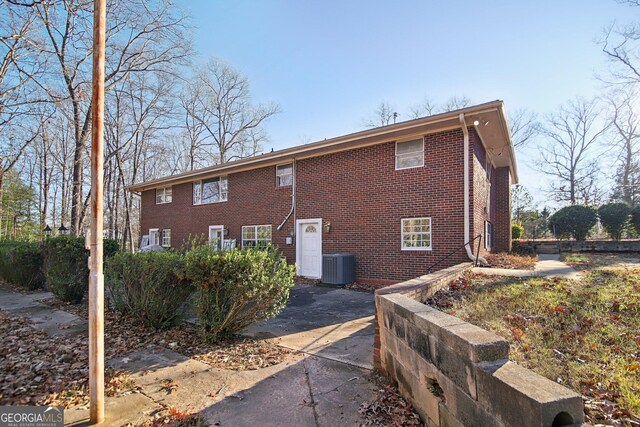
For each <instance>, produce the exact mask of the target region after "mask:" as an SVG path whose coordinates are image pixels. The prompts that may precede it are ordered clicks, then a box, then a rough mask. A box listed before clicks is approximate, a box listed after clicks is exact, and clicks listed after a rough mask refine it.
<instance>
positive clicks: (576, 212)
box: [549, 205, 598, 241]
mask: <svg viewBox="0 0 640 427" xmlns="http://www.w3.org/2000/svg"><path fill="white" fill-rule="evenodd" d="M597 222H598V216H597V214H596V210H595V209H594V208H592V207H590V206H582V205H572V206H565V207H564V208H562V209H560V210H558V211H557V212H556V213H554V214H553V215H551V217H549V229H550V230H551V231H552V232H553V233H555V235H556V236H558V237H560V238H566V237H569V236H571V237H573V238H574V239H576V240H578V241H583V240H585V239H586V238H587V235H588V234H589V231H590V230H591V229H592V228H593V226H594V225H596V223H597Z"/></svg>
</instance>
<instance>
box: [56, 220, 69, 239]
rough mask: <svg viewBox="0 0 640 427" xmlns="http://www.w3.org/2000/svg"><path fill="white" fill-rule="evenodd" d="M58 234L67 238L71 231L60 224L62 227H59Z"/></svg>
mask: <svg viewBox="0 0 640 427" xmlns="http://www.w3.org/2000/svg"><path fill="white" fill-rule="evenodd" d="M58 232H59V233H60V235H61V236H66V235H67V234H69V229H68V228H67V227H65V226H64V224H62V223H60V227H58Z"/></svg>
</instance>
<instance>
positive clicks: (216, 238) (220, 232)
mask: <svg viewBox="0 0 640 427" xmlns="http://www.w3.org/2000/svg"><path fill="white" fill-rule="evenodd" d="M223 239H224V226H223V225H210V226H209V243H211V245H213V246H215V247H216V248H218V250H221V249H222V241H223Z"/></svg>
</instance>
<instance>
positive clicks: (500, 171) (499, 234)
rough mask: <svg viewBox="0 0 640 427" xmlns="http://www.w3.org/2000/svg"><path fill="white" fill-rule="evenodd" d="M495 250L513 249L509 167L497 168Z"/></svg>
mask: <svg viewBox="0 0 640 427" xmlns="http://www.w3.org/2000/svg"><path fill="white" fill-rule="evenodd" d="M495 187H496V201H495V205H496V221H495V249H494V250H495V251H510V250H511V173H510V171H509V168H506V167H504V168H497V169H496V173H495Z"/></svg>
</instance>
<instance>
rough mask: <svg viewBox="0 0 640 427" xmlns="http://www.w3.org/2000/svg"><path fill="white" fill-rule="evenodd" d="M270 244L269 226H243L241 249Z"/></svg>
mask: <svg viewBox="0 0 640 427" xmlns="http://www.w3.org/2000/svg"><path fill="white" fill-rule="evenodd" d="M269 243H271V226H270V225H245V226H243V227H242V247H243V248H251V247H255V246H267V245H268V244H269Z"/></svg>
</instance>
